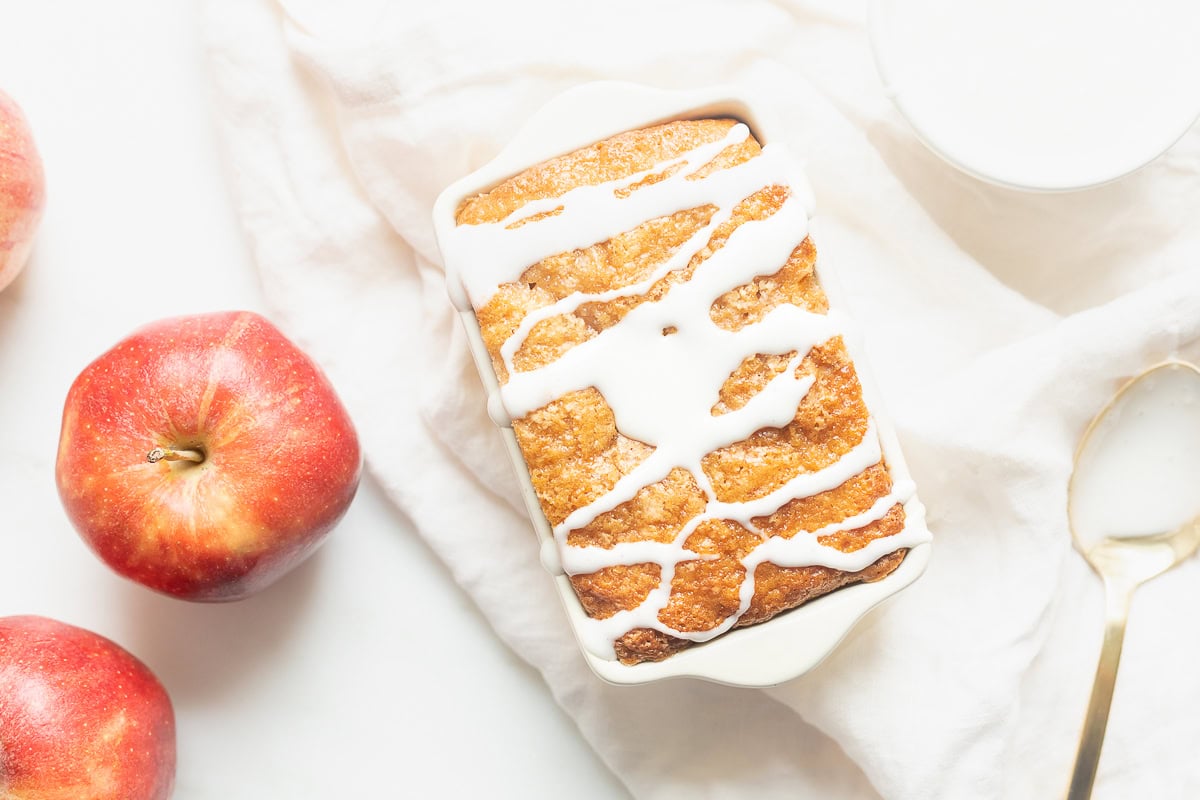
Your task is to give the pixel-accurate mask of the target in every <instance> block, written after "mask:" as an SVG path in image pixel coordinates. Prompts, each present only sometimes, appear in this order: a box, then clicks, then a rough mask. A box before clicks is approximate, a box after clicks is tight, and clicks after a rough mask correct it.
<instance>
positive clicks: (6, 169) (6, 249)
mask: <svg viewBox="0 0 1200 800" xmlns="http://www.w3.org/2000/svg"><path fill="white" fill-rule="evenodd" d="M45 204H46V179H45V175H44V174H43V172H42V159H41V156H39V155H38V151H37V147H35V146H34V143H33V134H32V133H31V132H30V130H29V123H28V122H26V120H25V115H24V114H23V113H21V109H20V107H19V106H18V105H17V104H16V103H15V102H14V101H13V99H12V98H11V97H9V96H8V95H6V94H5V93H4V92H0V289H3V288H4V287H5V286H8V284H10V283H12V280H13V278H15V277H17V273H19V272H20V271H21V268H22V267H24V266H25V262H26V261H27V260H28V259H29V251H30V250H32V249H33V236H34V233H36V232H37V226H38V222H39V221H40V220H41V218H42V207H43V206H44V205H45Z"/></svg>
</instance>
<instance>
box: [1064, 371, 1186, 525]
mask: <svg viewBox="0 0 1200 800" xmlns="http://www.w3.org/2000/svg"><path fill="white" fill-rule="evenodd" d="M1071 515H1072V521H1073V525H1074V529H1075V535H1076V536H1077V537H1078V538H1079V539H1080V541H1081V542H1082V543H1084V544H1092V543H1095V542H1097V541H1099V540H1100V539H1102V538H1106V537H1122V536H1142V535H1147V534H1155V533H1169V532H1172V531H1174V530H1176V529H1177V528H1179V527H1180V526H1181V525H1183V524H1184V523H1186V522H1188V521H1190V520H1192V519H1194V518H1195V517H1197V516H1200V373H1198V372H1196V371H1195V370H1192V369H1189V368H1187V367H1183V366H1171V367H1164V368H1160V369H1157V370H1155V371H1153V372H1150V373H1148V374H1147V375H1146V376H1145V377H1143V378H1142V379H1140V380H1138V381H1137V382H1136V383H1134V384H1133V385H1132V386H1130V387H1129V388H1128V389H1127V390H1126V391H1124V392H1123V393H1122V394H1121V396H1120V397H1119V398H1118V399H1117V400H1116V402H1115V403H1114V404H1113V405H1112V406H1111V407H1110V408H1109V410H1108V412H1107V413H1106V414H1105V415H1104V417H1103V418H1102V419H1101V420H1100V422H1099V423H1098V424H1097V426H1096V428H1095V429H1094V430H1093V431H1092V434H1091V436H1090V437H1089V438H1088V441H1087V443H1086V444H1085V446H1084V449H1083V450H1082V451H1081V452H1080V454H1079V460H1078V464H1077V465H1076V468H1075V477H1074V479H1073V482H1072V497H1071Z"/></svg>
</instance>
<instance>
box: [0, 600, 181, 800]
mask: <svg viewBox="0 0 1200 800" xmlns="http://www.w3.org/2000/svg"><path fill="white" fill-rule="evenodd" d="M174 782H175V712H174V711H173V709H172V707H171V699H170V697H168V696H167V692H166V690H165V689H164V688H163V686H162V684H161V683H159V682H158V679H157V678H155V677H154V674H153V673H152V672H150V670H149V669H148V668H147V667H146V665H145V664H143V663H142V662H141V661H138V660H137V659H136V658H134V657H133V656H132V655H130V654H129V653H128V652H127V651H125V650H123V649H122V648H121V647H119V646H117V645H116V644H114V643H113V642H111V641H109V640H108V639H105V638H104V637H103V636H99V635H97V634H95V633H92V632H90V631H86V630H83V629H82V628H76V627H75V626H73V625H67V624H66V623H63V622H57V621H55V620H51V619H46V618H44V617H31V616H23V617H0V798H5V799H6V800H166V798H167V797H169V796H170V794H171V788H172V785H173V784H174Z"/></svg>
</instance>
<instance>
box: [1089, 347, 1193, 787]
mask: <svg viewBox="0 0 1200 800" xmlns="http://www.w3.org/2000/svg"><path fill="white" fill-rule="evenodd" d="M1067 516H1068V518H1069V520H1070V526H1071V535H1072V537H1073V539H1074V542H1075V548H1076V549H1077V550H1078V551H1079V552H1080V553H1081V554H1082V555H1083V557H1084V558H1085V559H1086V560H1087V562H1088V563H1089V564H1090V565H1091V567H1092V569H1093V570H1095V572H1096V573H1097V574H1098V575H1099V576H1100V577H1101V579H1102V580H1103V581H1104V594H1105V626H1104V642H1103V644H1102V645H1101V648H1100V661H1099V664H1098V665H1097V667H1096V678H1095V682H1094V683H1093V685H1092V695H1091V699H1090V700H1089V701H1088V709H1087V714H1086V716H1085V718H1084V725H1083V732H1082V734H1081V735H1080V740H1079V750H1078V752H1077V754H1076V757H1075V769H1074V772H1073V774H1072V777H1071V785H1070V788H1069V789H1068V791H1067V798H1068V800H1086V798H1088V797H1091V793H1092V786H1093V784H1094V783H1095V779H1096V769H1097V766H1098V765H1099V761H1100V749H1101V747H1102V745H1103V743H1104V732H1105V729H1106V727H1107V725H1108V712H1109V708H1110V707H1111V705H1112V696H1113V689H1114V687H1115V685H1116V678H1117V667H1118V666H1119V664H1120V660H1121V646H1122V644H1123V642H1124V639H1125V626H1126V622H1127V620H1128V617H1129V606H1130V602H1131V601H1132V599H1133V593H1134V591H1135V590H1136V589H1137V587H1138V586H1140V585H1141V584H1143V583H1145V582H1146V581H1148V580H1151V579H1152V578H1156V577H1158V576H1159V575H1162V574H1163V573H1164V572H1167V571H1168V570H1170V569H1172V568H1173V567H1175V566H1177V565H1178V564H1179V563H1181V562H1182V561H1184V560H1186V559H1188V558H1190V557H1191V556H1192V555H1193V554H1194V553H1195V552H1196V550H1197V547H1200V368H1197V367H1196V366H1194V365H1192V364H1188V363H1186V362H1182V361H1168V362H1165V363H1163V364H1158V365H1156V366H1154V367H1151V368H1150V369H1148V370H1146V371H1145V372H1143V373H1141V374H1140V375H1138V376H1137V377H1135V378H1133V379H1132V380H1130V381H1129V382H1128V383H1126V384H1125V385H1124V386H1123V387H1121V389H1120V390H1119V391H1118V392H1117V393H1116V394H1115V395H1114V396H1113V397H1112V399H1111V400H1109V401H1108V403H1107V404H1106V405H1105V406H1104V407H1103V408H1102V409H1101V410H1100V412H1099V413H1098V414H1097V415H1096V417H1095V419H1093V420H1092V422H1091V424H1090V425H1089V426H1088V428H1087V430H1086V431H1084V434H1083V438H1082V439H1081V440H1080V443H1079V449H1078V450H1077V451H1076V454H1075V469H1074V471H1073V472H1072V475H1071V482H1070V484H1069V486H1068V490H1067Z"/></svg>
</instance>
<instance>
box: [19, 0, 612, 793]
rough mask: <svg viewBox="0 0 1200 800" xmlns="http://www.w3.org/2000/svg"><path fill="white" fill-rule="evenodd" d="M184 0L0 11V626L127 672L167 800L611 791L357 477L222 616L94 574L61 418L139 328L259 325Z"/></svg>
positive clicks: (545, 699)
mask: <svg viewBox="0 0 1200 800" xmlns="http://www.w3.org/2000/svg"><path fill="white" fill-rule="evenodd" d="M196 13H197V10H196V9H195V8H194V7H193V4H191V3H189V2H186V1H185V0H173V1H172V2H165V3H164V2H155V0H109V2H107V3H103V4H95V3H86V2H68V1H67V0H42V1H41V2H38V3H7V4H3V5H0V87H2V88H3V89H4V90H5V91H7V92H8V93H9V94H11V95H13V96H14V97H15V98H16V99H17V101H18V102H19V103H20V104H21V105H22V106H23V107H24V108H25V111H26V113H27V115H28V116H29V117H30V119H31V122H32V125H33V127H34V132H35V135H36V137H37V140H38V143H39V146H40V148H41V151H42V156H43V159H44V160H45V163H46V174H47V182H48V194H49V201H48V207H47V212H46V216H45V218H44V220H43V224H42V228H41V232H40V236H39V240H38V244H37V247H36V250H35V254H34V257H33V260H32V262H31V263H30V265H29V266H28V267H27V269H26V271H25V273H24V274H23V275H22V276H21V277H20V278H18V280H17V281H16V282H15V283H14V284H13V285H12V286H10V287H9V288H8V289H7V290H5V291H4V292H3V293H0V375H3V376H4V377H3V381H4V383H3V389H2V390H0V509H2V516H0V615H8V614H19V613H34V614H41V615H45V616H52V617H56V618H59V619H61V620H64V621H67V622H71V623H73V624H77V625H81V626H84V627H87V628H90V629H92V630H95V631H97V632H99V633H102V634H104V635H107V636H109V637H111V638H113V639H115V640H116V641H117V642H119V643H121V644H122V645H124V646H125V647H127V648H128V649H130V650H131V651H133V652H134V653H135V654H136V655H138V656H139V657H141V658H142V659H143V660H144V661H146V662H147V663H148V664H149V665H150V666H151V668H152V669H154V670H155V671H156V672H157V674H158V675H159V677H160V678H161V679H162V681H163V683H164V684H165V685H166V687H167V689H168V691H169V692H170V693H171V695H172V697H173V699H174V702H175V708H176V713H177V715H178V727H179V771H178V776H177V790H176V793H175V797H176V798H182V799H184V800H191V799H192V798H220V799H221V800H238V799H239V798H246V800H251V799H253V800H261V798H275V797H279V798H283V797H286V798H289V799H291V800H302V798H318V797H319V798H329V797H342V798H352V797H400V796H405V797H468V796H488V797H522V798H540V797H556V796H560V795H565V794H569V795H570V796H572V797H574V798H583V799H585V800H586V798H592V797H594V798H610V797H619V796H621V795H622V794H623V793H624V792H623V789H622V788H621V787H620V785H619V784H618V782H617V781H616V779H615V778H613V777H612V775H611V774H610V773H609V772H608V771H607V769H606V768H605V767H604V766H603V765H602V764H601V763H600V762H599V761H598V759H597V758H596V757H595V755H594V754H593V753H592V751H591V750H590V749H589V748H588V747H587V745H586V744H585V743H584V742H583V740H582V739H581V738H580V736H579V734H578V733H577V731H576V729H575V728H574V725H573V723H572V722H571V721H570V720H569V719H568V718H567V717H566V716H565V715H564V714H562V713H561V711H559V709H558V708H557V706H555V704H554V702H553V700H552V698H551V697H550V696H549V693H548V692H547V690H546V688H545V686H544V685H543V683H542V681H541V679H540V678H539V676H538V675H537V674H536V673H535V672H533V671H532V670H531V669H529V668H528V667H527V666H526V665H525V664H523V663H521V662H519V661H518V660H517V659H516V658H514V657H513V656H512V655H511V653H510V652H509V651H508V650H507V649H506V648H505V647H504V646H503V645H502V644H501V643H500V642H499V640H498V639H496V638H495V636H494V635H493V633H492V632H491V630H490V629H489V627H488V626H487V624H486V623H485V622H484V621H483V619H482V618H481V617H480V615H479V614H478V613H477V611H476V610H475V608H474V607H473V606H471V604H470V603H469V601H468V600H467V599H466V597H465V596H464V595H463V594H462V593H461V592H460V591H459V590H458V588H457V587H456V586H455V585H454V583H453V581H452V580H451V579H450V577H449V575H448V573H447V572H446V571H445V570H444V568H443V567H442V565H441V564H440V563H439V562H438V561H437V560H436V559H435V558H434V557H433V555H432V554H431V553H430V552H429V551H428V549H427V548H426V547H425V546H424V544H423V543H422V542H421V541H420V540H419V539H418V538H417V537H416V536H415V534H414V533H413V532H412V530H411V528H410V526H409V524H408V523H407V522H406V520H405V519H404V518H403V517H401V516H400V515H399V514H398V513H397V512H396V511H395V510H394V509H393V508H392V507H391V506H390V505H389V504H388V503H387V501H386V500H385V499H384V497H383V495H382V493H381V492H380V491H379V490H378V488H377V487H376V486H375V485H373V483H372V482H371V481H370V480H369V479H367V480H365V482H364V485H363V486H362V488H361V490H360V492H359V495H358V498H357V500H356V502H355V503H354V505H353V507H352V508H351V510H350V513H349V514H348V515H347V517H346V519H345V520H344V521H343V522H342V524H341V525H340V526H339V527H338V529H337V530H335V532H334V533H333V535H332V536H331V538H330V540H329V541H328V543H327V544H326V546H325V547H324V548H323V549H322V550H321V551H320V552H319V553H318V554H317V555H316V556H315V557H314V558H312V559H311V560H309V561H308V562H307V563H306V564H304V565H303V566H302V567H301V568H299V569H298V570H297V571H296V572H294V573H292V574H291V575H289V576H288V577H286V578H285V579H284V580H283V581H282V582H280V583H279V584H277V585H275V586H274V587H272V588H270V589H268V590H267V591H265V592H264V593H262V594H260V595H258V596H256V597H253V598H251V599H249V600H246V601H243V602H241V603H236V604H232V605H222V606H204V605H192V604H187V603H183V602H180V601H175V600H172V599H170V598H165V597H160V596H158V595H155V594H153V593H151V592H150V591H148V590H145V589H143V588H141V587H139V586H136V585H133V584H131V583H128V582H126V581H124V580H122V579H120V578H118V577H117V576H115V575H113V574H112V573H110V572H109V571H108V570H107V568H106V567H104V566H103V565H102V564H101V563H100V562H99V561H98V560H97V559H96V558H95V557H94V556H93V555H92V554H91V553H90V552H89V551H88V550H87V549H86V548H85V547H84V545H83V543H82V542H81V541H80V539H79V538H78V537H77V536H76V535H75V533H74V532H73V531H72V529H71V527H70V524H69V523H68V521H67V519H66V517H65V515H64V514H63V512H62V509H61V507H60V505H59V501H58V497H57V494H56V492H55V487H54V477H53V464H54V454H55V448H56V445H57V441H58V427H59V418H60V414H61V409H62V400H63V397H64V396H65V394H66V390H67V387H68V386H69V385H70V382H71V380H72V379H73V378H74V376H75V375H76V374H77V373H78V372H79V370H80V369H82V367H83V366H84V365H85V364H86V363H87V362H88V361H89V360H91V359H92V358H94V357H95V356H96V355H98V354H99V353H100V352H102V351H103V350H104V349H106V348H107V347H108V346H109V345H111V344H112V343H114V342H115V341H116V340H117V339H119V338H120V337H122V336H124V335H125V334H126V333H128V332H129V331H131V330H132V329H133V328H135V327H137V326H138V325H140V324H141V323H143V322H146V321H149V320H151V319H155V318H158V317H162V316H168V315H173V314H182V313H189V312H198V311H204V310H215V309H224V308H234V307H242V308H251V309H257V310H262V300H261V297H260V293H259V288H258V285H257V281H256V277H255V272H254V269H253V266H252V264H251V263H250V260H249V255H248V253H247V251H246V249H245V246H244V244H243V242H242V240H241V237H240V233H239V230H238V224H237V220H236V219H235V217H234V216H233V212H232V210H231V205H230V202H229V198H228V195H227V191H226V187H225V183H224V180H223V176H222V174H221V169H222V167H221V158H220V153H219V150H218V142H217V140H216V137H215V136H214V133H213V129H212V125H211V122H210V119H209V116H208V108H207V99H206V92H207V84H206V75H205V65H204V62H203V59H202V53H201V49H200V43H199V41H198V35H199V25H198V21H197V19H196Z"/></svg>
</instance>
